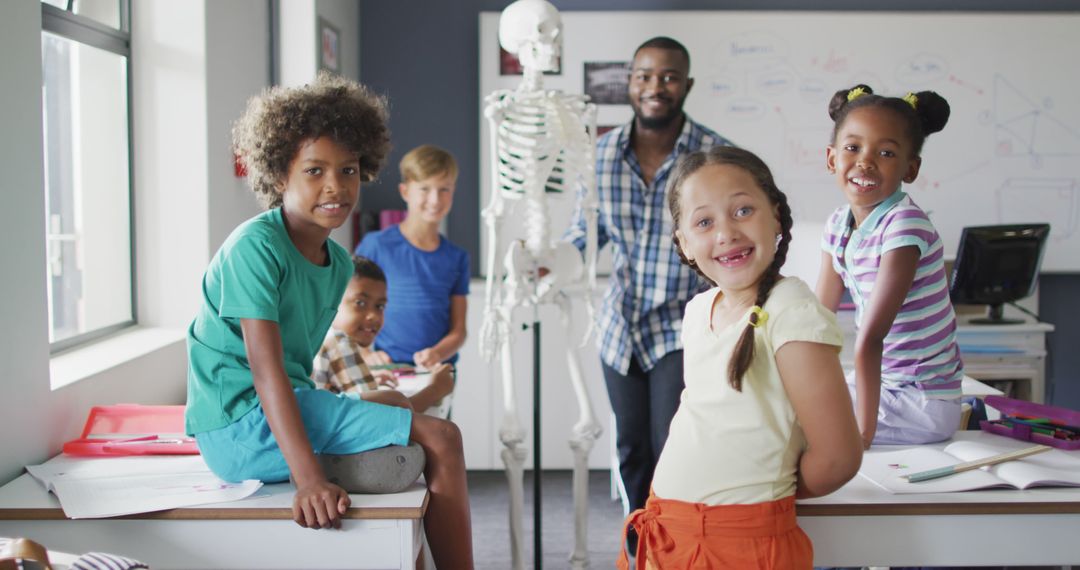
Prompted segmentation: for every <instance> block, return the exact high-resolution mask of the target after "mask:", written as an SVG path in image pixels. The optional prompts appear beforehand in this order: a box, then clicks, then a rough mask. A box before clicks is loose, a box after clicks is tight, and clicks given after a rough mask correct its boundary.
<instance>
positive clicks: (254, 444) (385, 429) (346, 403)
mask: <svg viewBox="0 0 1080 570" xmlns="http://www.w3.org/2000/svg"><path fill="white" fill-rule="evenodd" d="M294 393H295V394H296V402H297V404H299V406H300V416H301V417H302V418H303V421H304V429H305V430H306V431H307V436H308V440H310V441H311V447H312V449H313V450H314V451H315V453H317V454H319V453H328V454H333V455H347V454H351V453H360V452H362V451H368V450H371V449H378V448H380V447H386V446H387V445H408V443H409V434H410V433H411V431H412V411H411V410H407V409H405V408H398V407H395V406H386V405H383V404H376V403H374V402H367V401H365V400H361V399H359V398H356V397H350V396H346V395H337V394H333V393H331V392H327V391H326V390H294ZM195 440H196V441H197V442H198V443H199V451H200V452H201V453H202V456H203V459H205V460H206V464H207V466H209V467H210V470H211V471H213V472H214V474H215V475H217V476H218V477H221V478H222V479H224V480H226V481H243V480H244V479H259V480H260V481H263V482H265V483H278V482H282V481H288V480H289V466H288V465H287V464H286V463H285V456H284V455H282V454H281V449H280V448H279V447H278V444H277V440H275V439H274V434H273V433H271V432H270V424H269V423H267V421H266V415H265V414H264V413H263V409H262V406H255V408H253V409H252V410H251V411H250V412H248V413H247V414H245V415H244V416H243V417H242V418H240V419H239V420H237V421H236V422H234V423H232V424H230V425H228V426H225V427H223V428H220V429H216V430H211V431H208V432H203V433H199V434H195Z"/></svg>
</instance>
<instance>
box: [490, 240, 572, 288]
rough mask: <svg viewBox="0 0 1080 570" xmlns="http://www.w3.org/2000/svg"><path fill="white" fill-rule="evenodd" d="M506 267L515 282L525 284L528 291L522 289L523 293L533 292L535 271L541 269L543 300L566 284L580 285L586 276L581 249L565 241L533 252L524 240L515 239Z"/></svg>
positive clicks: (509, 250)
mask: <svg viewBox="0 0 1080 570" xmlns="http://www.w3.org/2000/svg"><path fill="white" fill-rule="evenodd" d="M505 266H506V274H507V277H508V281H509V282H510V283H511V284H512V285H515V286H519V287H525V288H526V290H525V291H521V293H523V294H524V295H528V294H529V293H530V292H531V289H532V287H533V285H534V283H533V280H534V272H535V271H537V269H539V270H540V271H539V272H540V273H541V274H542V276H541V277H540V278H539V281H538V282H537V283H535V285H536V289H537V293H538V296H539V297H540V298H541V300H542V299H543V298H544V297H546V296H547V295H548V294H551V293H556V292H559V291H562V290H563V289H564V288H566V287H567V286H571V285H576V284H579V283H581V281H582V280H583V279H584V278H585V262H584V261H583V260H582V258H581V252H579V251H578V250H577V248H576V247H574V246H573V245H571V244H569V243H566V242H559V243H555V244H551V246H550V247H548V248H545V249H543V250H540V251H537V252H531V251H529V249H528V248H527V247H526V246H525V242H523V241H521V240H517V241H514V242H512V243H511V244H510V247H509V248H508V249H507V251H506V262H505Z"/></svg>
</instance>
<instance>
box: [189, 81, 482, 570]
mask: <svg viewBox="0 0 1080 570" xmlns="http://www.w3.org/2000/svg"><path fill="white" fill-rule="evenodd" d="M389 141H390V137H389V131H388V129H387V126H386V108H385V103H384V102H383V100H382V99H381V98H379V97H377V96H375V95H373V94H372V93H371V92H369V91H368V90H367V89H366V88H365V87H363V86H361V85H359V84H356V83H354V82H351V81H348V80H346V79H342V78H340V77H335V76H331V75H329V74H320V75H319V77H318V78H317V79H316V81H315V82H313V83H312V84H309V85H305V86H302V87H295V88H283V87H274V88H271V89H269V90H267V91H266V92H264V93H263V94H262V95H260V96H258V97H255V98H253V99H252V100H251V101H250V102H249V104H248V108H247V110H246V112H245V113H244V115H243V116H242V117H241V118H240V120H239V121H238V122H237V123H236V125H235V127H234V129H233V143H234V148H235V150H236V152H237V154H238V155H239V156H240V157H241V158H242V159H243V160H244V163H245V164H246V166H247V169H248V172H249V181H250V183H251V186H252V188H253V190H254V191H255V193H256V194H258V195H259V196H260V197H261V198H262V200H263V202H264V203H265V204H266V206H267V207H268V208H269V209H268V210H267V211H266V212H264V213H262V214H259V215H257V216H255V217H254V218H252V219H250V220H248V221H247V222H244V223H243V224H241V225H240V226H239V227H238V228H236V230H234V231H233V233H232V234H231V235H230V236H229V237H228V238H227V239H226V240H225V243H224V244H222V246H221V249H219V250H218V252H217V254H215V255H214V258H213V259H212V260H211V261H210V265H209V267H208V268H207V270H206V274H205V275H204V276H203V281H202V293H203V299H202V303H201V307H200V308H199V312H198V314H197V315H196V317H195V320H194V321H193V322H192V324H191V326H190V327H189V329H188V334H187V337H188V338H187V340H188V343H187V344H188V357H189V362H190V365H189V369H188V405H187V414H186V430H187V432H188V433H189V434H193V435H194V436H195V438H196V440H197V441H198V444H199V450H200V452H201V453H202V455H203V458H204V459H205V460H206V463H207V465H208V466H209V467H210V469H211V470H212V471H213V472H214V473H216V474H217V475H218V476H219V477H221V478H223V479H225V480H229V481H238V480H243V479H261V480H263V481H266V482H271V483H273V482H281V481H286V480H288V479H289V478H290V475H291V478H292V480H293V481H294V482H295V484H296V495H295V498H294V501H293V518H294V520H295V521H296V523H297V524H299V525H300V526H303V527H310V528H329V527H334V528H339V527H340V525H341V515H342V514H344V513H345V511H346V509H347V508H348V506H349V503H350V501H349V495H348V494H347V492H346V490H345V489H342V488H341V487H339V486H338V485H335V484H333V483H331V482H330V481H329V480H328V473H327V472H326V469H329V468H330V467H328V466H330V465H332V464H333V463H334V462H332V461H320V460H319V459H318V458H317V454H319V455H322V454H327V455H333V456H338V457H340V456H345V457H347V458H348V457H356V456H357V454H360V453H361V452H364V451H367V450H372V449H376V448H381V447H384V446H387V445H406V444H408V442H409V440H410V439H412V440H414V441H416V442H417V443H418V444H419V445H420V446H421V447H423V449H424V452H425V454H426V466H425V469H424V472H425V474H426V480H427V484H428V488H429V491H430V499H429V506H428V511H427V514H426V515H425V518H424V521H425V524H426V525H427V527H428V528H429V529H431V530H432V532H431V533H429V535H428V539H429V544H430V546H431V550H432V554H433V557H434V559H435V563H436V565H437V566H439V567H443V568H471V567H472V565H473V561H472V537H471V530H470V515H469V503H468V489H467V486H466V480H465V461H464V454H463V451H462V446H461V433H460V431H458V429H457V427H456V426H455V425H454V424H452V423H450V422H447V421H443V420H439V419H437V418H433V417H430V416H424V415H420V414H416V415H414V414H412V413H411V411H410V410H409V409H407V408H400V407H393V406H386V405H383V404H378V403H375V402H367V401H364V400H360V399H353V398H346V397H339V396H337V395H334V394H331V393H330V392H327V391H325V390H315V389H314V388H315V387H314V384H313V383H312V381H311V368H312V361H313V359H314V356H315V351H316V350H318V347H319V345H320V343H321V342H322V339H323V336H324V335H325V333H326V331H327V329H328V328H329V326H330V323H331V321H333V319H334V314H335V312H336V311H337V306H338V302H339V301H340V300H341V297H342V293H343V292H344V291H345V288H346V285H347V284H348V282H349V279H350V276H351V275H352V260H351V259H350V256H349V253H348V251H347V250H345V248H343V247H341V246H340V245H338V244H337V243H335V242H333V241H331V240H330V239H328V238H329V236H330V232H331V231H332V230H333V229H335V228H338V227H341V225H342V224H344V223H345V222H346V220H348V218H349V214H350V213H351V212H352V209H353V207H354V206H355V205H356V203H357V201H358V197H359V192H360V183H361V182H364V181H369V180H371V179H373V178H374V176H375V174H376V172H378V169H379V167H380V166H381V165H382V163H383V160H384V159H385V157H386V154H387V152H388V150H389V146H390V142H389ZM345 464H346V465H348V464H349V463H348V462H345ZM355 464H356V463H353V465H355ZM333 475H339V476H341V478H342V480H345V481H348V480H349V478H348V474H347V473H346V474H344V475H342V474H341V473H334V474H333ZM346 486H349V485H348V484H347V483H346Z"/></svg>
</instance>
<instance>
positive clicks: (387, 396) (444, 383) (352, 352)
mask: <svg viewBox="0 0 1080 570" xmlns="http://www.w3.org/2000/svg"><path fill="white" fill-rule="evenodd" d="M386 302H387V299H386V274H384V273H383V271H382V269H380V268H379V266H378V265H377V264H376V263H375V262H374V261H371V260H370V259H368V258H366V257H359V256H356V257H353V276H352V278H351V279H350V280H349V286H348V287H347V288H346V289H345V295H343V296H342V298H341V305H340V306H339V307H338V312H337V317H336V318H335V319H334V322H333V324H332V325H331V327H330V330H329V332H327V334H326V339H325V340H323V344H322V347H320V348H319V353H318V354H317V355H316V356H315V362H314V368H313V371H312V374H311V379H312V380H313V381H314V382H315V386H316V387H317V388H322V389H325V390H329V391H331V392H333V393H335V394H355V395H356V397H359V398H361V399H364V400H369V401H374V402H378V403H381V404H390V405H396V406H403V407H410V408H412V409H413V410H415V411H417V412H420V413H423V412H424V411H425V410H427V409H428V408H430V407H432V406H437V405H438V404H439V402H440V401H441V400H442V399H443V397H444V396H446V395H447V394H449V393H450V392H452V391H453V390H454V373H453V368H452V366H451V365H449V364H445V363H443V364H439V365H437V366H435V368H433V369H431V383H430V384H429V385H428V386H426V387H424V388H423V389H421V390H420V391H419V392H417V393H415V394H413V395H412V396H410V397H408V398H406V397H405V396H404V395H402V394H401V392H397V391H395V390H380V389H379V386H380V385H384V386H391V387H393V386H395V385H396V384H397V382H396V380H395V378H394V375H393V374H392V373H390V371H388V370H379V371H378V372H379V374H378V375H376V374H372V372H371V369H370V368H368V366H367V364H366V363H365V362H364V359H363V357H362V356H361V353H362V350H363V349H367V348H369V347H371V345H372V344H374V342H375V336H376V335H377V334H379V329H381V328H382V325H383V311H385V309H386Z"/></svg>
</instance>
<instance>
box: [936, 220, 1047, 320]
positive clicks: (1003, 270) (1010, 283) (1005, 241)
mask: <svg viewBox="0 0 1080 570" xmlns="http://www.w3.org/2000/svg"><path fill="white" fill-rule="evenodd" d="M1049 233H1050V224H1016V225H1005V226H976V227H967V228H964V230H963V232H962V233H961V234H960V248H959V250H958V251H957V252H956V263H955V264H954V265H953V272H952V284H951V285H950V286H949V297H950V298H952V301H953V302H954V303H963V304H974V305H990V314H989V317H988V318H985V319H974V320H972V321H971V322H972V323H977V324H1011V323H1019V322H1022V321H1018V320H1015V319H1005V318H1002V316H1001V315H1002V306H1003V305H1004V304H1005V303H1011V302H1014V301H1017V300H1020V299H1023V298H1024V297H1027V296H1028V295H1031V294H1032V293H1034V292H1035V285H1036V283H1038V279H1039V266H1040V265H1041V264H1042V256H1043V250H1044V249H1045V245H1046V236H1047V235H1048V234H1049Z"/></svg>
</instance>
